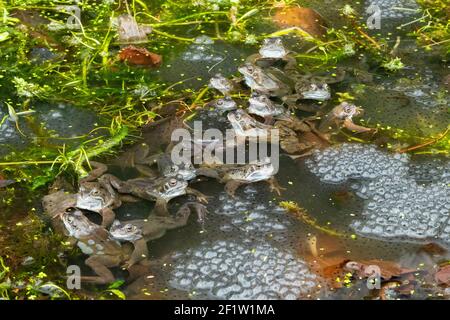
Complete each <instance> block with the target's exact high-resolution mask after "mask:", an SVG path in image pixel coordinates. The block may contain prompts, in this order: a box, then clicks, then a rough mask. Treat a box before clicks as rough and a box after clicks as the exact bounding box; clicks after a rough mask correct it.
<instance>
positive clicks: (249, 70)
mask: <svg viewBox="0 0 450 320" xmlns="http://www.w3.org/2000/svg"><path fill="white" fill-rule="evenodd" d="M247 71H248V72H250V73H253V72H254V71H255V68H253V66H251V65H248V66H247Z"/></svg>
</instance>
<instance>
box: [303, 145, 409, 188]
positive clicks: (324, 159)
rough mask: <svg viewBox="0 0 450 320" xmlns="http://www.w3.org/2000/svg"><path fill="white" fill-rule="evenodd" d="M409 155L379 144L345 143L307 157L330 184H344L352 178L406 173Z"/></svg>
mask: <svg viewBox="0 0 450 320" xmlns="http://www.w3.org/2000/svg"><path fill="white" fill-rule="evenodd" d="M408 161H409V157H408V156H407V155H404V154H395V155H389V154H387V153H385V152H382V151H380V150H377V148H376V147H375V146H367V145H359V144H346V143H345V144H342V145H341V146H338V147H335V148H329V149H326V150H323V151H319V150H317V151H315V152H314V154H313V157H312V158H309V159H307V160H306V165H307V166H308V168H309V170H310V171H311V172H312V173H314V174H315V175H317V176H318V177H319V178H320V180H321V181H323V182H326V183H342V182H345V181H347V180H348V179H359V178H362V179H374V178H377V177H380V176H392V175H394V174H395V175H404V174H406V173H407V171H408Z"/></svg>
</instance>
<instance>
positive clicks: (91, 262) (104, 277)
mask: <svg viewBox="0 0 450 320" xmlns="http://www.w3.org/2000/svg"><path fill="white" fill-rule="evenodd" d="M119 263H120V259H119V258H118V257H114V256H106V255H93V256H90V257H89V258H87V259H86V261H85V264H86V265H87V266H89V267H90V268H91V269H92V271H94V272H95V273H96V274H97V276H83V277H81V281H85V282H92V283H97V284H108V283H112V282H114V280H115V278H114V275H113V273H112V272H111V271H110V270H109V268H112V267H116V266H118V265H119Z"/></svg>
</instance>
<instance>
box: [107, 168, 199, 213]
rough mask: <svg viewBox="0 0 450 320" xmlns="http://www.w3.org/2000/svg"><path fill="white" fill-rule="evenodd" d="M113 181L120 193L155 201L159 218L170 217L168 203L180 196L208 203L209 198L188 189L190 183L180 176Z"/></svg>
mask: <svg viewBox="0 0 450 320" xmlns="http://www.w3.org/2000/svg"><path fill="white" fill-rule="evenodd" d="M112 179H113V182H112V183H113V185H114V187H115V188H116V189H117V190H118V191H119V192H120V193H127V194H131V195H133V196H135V197H138V198H141V199H145V200H150V201H155V208H154V212H155V214H156V215H159V216H168V215H169V210H168V208H167V204H168V202H169V201H170V200H171V199H174V198H176V197H179V196H183V195H193V196H195V197H196V199H197V200H198V201H200V202H202V203H208V200H207V197H206V196H205V195H204V194H202V193H201V192H200V191H197V190H195V189H192V188H190V187H188V182H187V181H186V180H184V179H183V177H182V176H180V175H177V176H176V177H160V178H157V179H150V178H136V179H130V180H127V181H121V180H119V179H117V178H116V177H112Z"/></svg>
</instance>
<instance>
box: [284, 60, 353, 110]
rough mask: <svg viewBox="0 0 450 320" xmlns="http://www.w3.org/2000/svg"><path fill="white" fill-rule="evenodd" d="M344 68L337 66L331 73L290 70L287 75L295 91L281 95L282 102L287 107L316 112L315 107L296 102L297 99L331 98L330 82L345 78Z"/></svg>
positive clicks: (319, 100) (324, 99)
mask: <svg viewBox="0 0 450 320" xmlns="http://www.w3.org/2000/svg"><path fill="white" fill-rule="evenodd" d="M345 75H346V73H345V70H344V69H342V68H339V69H337V70H336V73H335V74H332V75H322V76H321V75H318V74H312V73H301V72H298V71H297V70H295V71H290V72H289V73H288V76H289V77H291V78H292V79H293V81H294V83H295V84H294V88H295V93H294V94H291V95H286V96H284V97H282V100H283V102H284V103H285V104H286V105H288V106H289V107H294V108H295V109H300V110H303V111H308V112H317V111H318V110H317V108H311V107H310V106H308V105H305V104H298V103H297V101H298V100H313V101H318V102H321V103H322V102H325V101H327V100H330V98H331V89H330V86H329V85H330V84H333V83H337V82H340V81H342V80H344V78H345Z"/></svg>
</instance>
